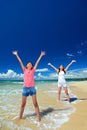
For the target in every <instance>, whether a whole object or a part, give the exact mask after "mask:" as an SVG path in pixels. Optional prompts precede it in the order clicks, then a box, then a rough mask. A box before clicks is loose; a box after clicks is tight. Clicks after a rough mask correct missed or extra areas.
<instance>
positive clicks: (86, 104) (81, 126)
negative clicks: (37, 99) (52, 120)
mask: <svg viewBox="0 0 87 130" xmlns="http://www.w3.org/2000/svg"><path fill="white" fill-rule="evenodd" d="M71 90H72V92H73V93H74V94H76V95H77V100H78V101H79V102H77V103H76V104H73V105H74V106H75V108H76V112H75V113H73V114H72V115H70V120H69V122H67V123H65V124H64V125H63V126H62V127H61V128H60V129H58V130H86V129H87V81H83V82H75V83H71Z"/></svg>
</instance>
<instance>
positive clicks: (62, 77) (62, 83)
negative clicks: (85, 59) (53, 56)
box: [48, 60, 76, 102]
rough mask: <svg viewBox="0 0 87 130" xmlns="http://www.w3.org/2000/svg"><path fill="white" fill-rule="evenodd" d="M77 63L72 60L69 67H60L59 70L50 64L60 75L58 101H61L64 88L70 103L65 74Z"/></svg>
mask: <svg viewBox="0 0 87 130" xmlns="http://www.w3.org/2000/svg"><path fill="white" fill-rule="evenodd" d="M74 62H76V60H72V61H71V62H70V63H69V64H68V65H67V67H66V68H65V69H64V67H63V65H60V67H59V69H57V68H56V67H55V66H53V65H52V64H51V63H48V65H49V66H51V67H52V68H53V69H54V70H55V71H56V72H57V73H58V100H60V94H61V88H62V87H63V89H64V91H65V94H66V95H67V98H68V101H69V102H70V96H69V94H68V89H67V83H66V80H65V74H66V71H67V70H68V68H69V67H70V66H71V65H72V63H74Z"/></svg>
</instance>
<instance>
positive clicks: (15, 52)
mask: <svg viewBox="0 0 87 130" xmlns="http://www.w3.org/2000/svg"><path fill="white" fill-rule="evenodd" d="M12 53H13V55H15V56H16V57H17V59H18V61H19V63H20V65H21V67H22V69H23V70H24V65H23V62H22V60H21V58H20V57H19V55H18V52H17V51H13V52H12Z"/></svg>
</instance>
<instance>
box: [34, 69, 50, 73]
mask: <svg viewBox="0 0 87 130" xmlns="http://www.w3.org/2000/svg"><path fill="white" fill-rule="evenodd" d="M47 71H49V70H48V68H43V69H37V70H36V72H47Z"/></svg>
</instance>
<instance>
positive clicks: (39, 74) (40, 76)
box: [36, 73, 48, 79]
mask: <svg viewBox="0 0 87 130" xmlns="http://www.w3.org/2000/svg"><path fill="white" fill-rule="evenodd" d="M36 79H48V77H47V76H45V75H43V74H42V73H38V75H37V77H36Z"/></svg>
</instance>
